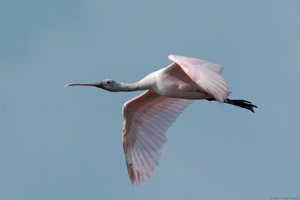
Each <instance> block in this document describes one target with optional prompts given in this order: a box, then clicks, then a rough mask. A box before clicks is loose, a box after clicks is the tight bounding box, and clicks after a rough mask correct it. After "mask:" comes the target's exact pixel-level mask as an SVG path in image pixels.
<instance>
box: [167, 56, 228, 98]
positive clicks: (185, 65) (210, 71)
mask: <svg viewBox="0 0 300 200" xmlns="http://www.w3.org/2000/svg"><path fill="white" fill-rule="evenodd" d="M169 59H170V60H172V61H173V62H174V63H177V64H178V65H179V66H180V67H181V68H182V70H183V71H184V72H185V73H186V74H187V75H188V76H189V77H190V78H191V79H192V80H193V81H194V82H195V83H196V84H197V85H198V86H199V87H200V88H202V89H203V90H204V91H205V92H207V93H208V94H210V95H212V96H213V97H214V98H215V99H216V100H217V101H219V102H221V103H222V102H224V101H225V100H226V98H227V97H228V96H229V93H230V92H229V91H228V86H227V83H226V80H225V79H224V78H223V77H222V76H221V75H220V73H221V72H222V71H223V69H224V67H223V66H222V65H218V64H215V63H211V62H208V61H205V60H200V59H197V58H189V57H184V56H175V55H170V56H169Z"/></svg>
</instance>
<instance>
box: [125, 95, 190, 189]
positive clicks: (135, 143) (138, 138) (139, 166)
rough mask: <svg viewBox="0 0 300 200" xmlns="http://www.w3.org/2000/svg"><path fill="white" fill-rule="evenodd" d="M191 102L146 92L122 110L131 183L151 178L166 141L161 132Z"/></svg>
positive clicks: (163, 133) (165, 129)
mask: <svg viewBox="0 0 300 200" xmlns="http://www.w3.org/2000/svg"><path fill="white" fill-rule="evenodd" d="M191 102H192V100H186V99H176V98H168V97H164V96H160V95H158V94H157V93H155V92H153V91H152V90H148V91H146V92H145V93H143V94H141V95H140V96H138V97H136V98H134V99H132V100H130V101H128V102H126V103H125V104H124V107H123V120H124V125H123V150H124V154H125V159H126V165H127V169H128V174H129V177H130V180H131V182H132V184H134V183H136V184H137V185H138V184H139V183H140V179H142V180H143V181H145V180H146V179H147V178H150V177H151V173H152V172H153V171H154V169H155V167H156V166H157V165H158V162H159V158H160V155H161V151H162V149H163V147H164V146H165V144H166V142H167V138H166V136H165V132H166V131H167V129H168V128H169V127H170V126H171V124H172V123H173V122H174V121H175V119H176V118H177V117H178V115H179V114H180V113H181V112H182V111H183V110H184V109H185V108H186V107H187V106H188V105H189V104H190V103H191Z"/></svg>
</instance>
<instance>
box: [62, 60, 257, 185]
mask: <svg viewBox="0 0 300 200" xmlns="http://www.w3.org/2000/svg"><path fill="white" fill-rule="evenodd" d="M169 59H170V60H171V61H173V63H172V64H171V65H170V66H168V67H166V68H163V69H160V70H158V71H156V72H152V73H150V74H149V75H147V76H146V77H145V78H143V79H141V80H140V81H138V82H136V83H122V82H116V81H114V80H111V79H105V80H104V81H100V82H96V83H91V84H68V85H65V87H67V86H77V85H79V86H95V87H98V88H102V89H104V90H108V91H111V92H121V91H123V92H127V91H137V90H147V91H146V92H144V93H143V94H141V95H140V96H138V97H135V98H134V99H132V100H130V101H128V102H126V103H125V104H124V106H123V120H124V124H123V150H124V154H125V160H126V165H127V169H128V173H129V177H130V180H131V182H132V184H134V183H135V184H137V185H138V184H139V183H140V181H141V180H143V181H145V180H146V179H147V178H150V177H151V174H152V172H153V171H154V169H155V167H156V166H157V165H158V162H159V158H160V156H161V151H162V149H163V147H164V146H165V144H166V142H167V138H166V136H165V132H166V131H167V129H168V128H169V127H170V126H171V124H172V123H173V122H174V121H175V119H176V118H177V117H178V115H179V114H180V113H181V112H182V111H183V110H184V109H185V108H186V107H187V106H188V105H189V104H190V103H191V102H192V101H193V100H198V99H206V100H209V101H218V102H220V103H227V104H232V105H235V106H239V107H242V108H245V109H248V110H250V111H252V112H254V108H256V106H255V105H253V104H252V103H251V102H250V101H246V100H231V99H229V98H228V96H229V93H230V92H229V90H228V87H227V83H226V80H225V79H224V78H223V77H222V76H221V75H220V73H221V72H222V70H223V66H221V65H218V64H215V63H211V62H208V61H205V60H200V59H196V58H189V57H183V56H174V55H170V56H169Z"/></svg>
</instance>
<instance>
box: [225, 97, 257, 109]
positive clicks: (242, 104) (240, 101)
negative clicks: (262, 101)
mask: <svg viewBox="0 0 300 200" xmlns="http://www.w3.org/2000/svg"><path fill="white" fill-rule="evenodd" d="M226 103H228V104H232V105H235V106H239V107H241V108H245V109H247V110H250V111H251V112H254V108H257V106H256V105H254V104H252V103H251V102H250V101H246V100H244V99H238V100H231V99H227V102H226Z"/></svg>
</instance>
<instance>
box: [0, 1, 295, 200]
mask: <svg viewBox="0 0 300 200" xmlns="http://www.w3.org/2000/svg"><path fill="white" fill-rule="evenodd" d="M299 8H300V2H299V1H297V0H287V1H276V0H272V1H267V0H266V1H259V0H256V1H233V0H232V1H208V0H207V1H198V0H194V1H193V0H187V1H168V0H166V1H159V0H154V1H143V0H139V1H138V0H128V1H109V0H101V1H95V0H87V1H67V0H62V1H33V0H29V1H21V0H19V1H2V2H0V24H1V31H0V43H1V45H0V67H1V73H0V91H1V94H0V162H1V164H0V198H1V199H6V200H10V199H13V200H15V199H18V200H19V199H26V200H27V199H28V200H29V199H30V200H34V199H43V200H47V199H49V200H50V199H51V200H52V199H57V200H59V199H74V200H76V199H107V200H108V199H121V198H122V199H130V200H134V199H175V200H176V199H270V197H300V192H299V191H300V190H299V178H300V159H299V157H300V149H299V141H300V131H299V103H298V99H299V98H300V94H299V86H300V79H299V74H300V67H299V52H300V39H299V35H300V20H299V18H300V12H299ZM169 54H178V55H184V56H191V57H197V58H202V59H206V60H209V61H212V62H216V63H219V64H222V65H224V66H225V70H224V72H223V74H224V76H225V77H226V79H227V81H228V83H229V87H230V90H231V91H232V94H231V98H233V99H234V98H237V99H239V98H244V99H248V100H251V101H252V102H254V103H255V104H257V105H258V107H259V108H258V109H257V112H256V113H255V114H253V113H251V112H249V111H246V110H243V109H239V108H237V107H233V106H229V105H220V104H218V103H216V102H206V101H195V102H194V103H193V104H192V105H191V106H189V107H188V108H187V109H186V110H185V111H184V113H182V115H181V116H180V117H179V118H178V119H177V121H176V123H174V124H173V126H172V127H171V128H170V129H169V130H168V132H167V136H168V144H167V145H166V148H165V150H164V151H163V155H162V158H161V161H160V165H159V167H158V168H157V169H156V170H155V172H154V174H153V176H152V178H151V179H150V180H148V181H147V182H145V183H144V184H142V185H140V186H139V187H135V186H132V185H131V183H130V181H129V178H128V175H127V169H126V166H125V160H124V156H123V151H122V141H121V131H122V116H121V109H122V106H123V104H124V102H126V101H127V100H129V99H131V98H133V97H135V96H137V95H138V94H140V93H141V92H132V93H109V92H106V91H102V90H99V89H96V88H82V87H78V88H75V87H74V88H64V87H63V85H65V84H67V83H72V82H79V83H80V82H95V81H98V80H102V79H105V78H113V79H115V80H119V81H124V82H135V81H137V80H139V79H141V78H142V77H144V76H145V75H146V74H148V73H150V72H152V71H155V70H158V69H160V68H161V67H165V66H167V65H169V64H170V61H169V60H168V59H167V56H168V55H169Z"/></svg>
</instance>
